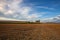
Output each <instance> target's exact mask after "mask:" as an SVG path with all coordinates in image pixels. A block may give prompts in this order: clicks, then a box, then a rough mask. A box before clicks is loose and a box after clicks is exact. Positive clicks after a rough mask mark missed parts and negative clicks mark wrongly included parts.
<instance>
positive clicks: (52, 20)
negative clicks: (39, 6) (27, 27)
mask: <svg viewBox="0 0 60 40" xmlns="http://www.w3.org/2000/svg"><path fill="white" fill-rule="evenodd" d="M43 22H56V23H59V22H60V15H57V16H55V17H51V18H45V19H43Z"/></svg>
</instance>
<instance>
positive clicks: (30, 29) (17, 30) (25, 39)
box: [0, 24, 60, 40]
mask: <svg viewBox="0 0 60 40" xmlns="http://www.w3.org/2000/svg"><path fill="white" fill-rule="evenodd" d="M0 40H60V24H0Z"/></svg>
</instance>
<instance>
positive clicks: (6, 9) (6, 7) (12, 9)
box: [0, 0, 39, 20]
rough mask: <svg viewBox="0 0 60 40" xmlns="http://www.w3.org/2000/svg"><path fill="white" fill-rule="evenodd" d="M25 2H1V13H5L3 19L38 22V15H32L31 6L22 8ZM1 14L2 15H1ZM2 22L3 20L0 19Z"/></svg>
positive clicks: (19, 0)
mask: <svg viewBox="0 0 60 40" xmlns="http://www.w3.org/2000/svg"><path fill="white" fill-rule="evenodd" d="M22 3H23V0H0V12H2V13H3V15H2V17H1V16H0V17H1V18H3V17H5V18H3V19H7V20H8V19H9V18H11V19H13V18H15V19H19V20H22V19H23V20H36V18H38V17H39V16H38V13H37V14H35V13H32V14H30V11H32V8H31V7H29V6H22V7H21V4H22ZM0 14H1V13H0ZM0 20H1V19H0Z"/></svg>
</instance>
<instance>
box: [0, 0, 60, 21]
mask: <svg viewBox="0 0 60 40" xmlns="http://www.w3.org/2000/svg"><path fill="white" fill-rule="evenodd" d="M0 20H17V21H20V20H21V21H36V20H41V22H60V0H0Z"/></svg>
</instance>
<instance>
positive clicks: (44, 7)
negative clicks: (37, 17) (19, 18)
mask: <svg viewBox="0 0 60 40" xmlns="http://www.w3.org/2000/svg"><path fill="white" fill-rule="evenodd" d="M36 7H37V8H43V9H48V10H55V9H54V8H49V7H46V6H36Z"/></svg>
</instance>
